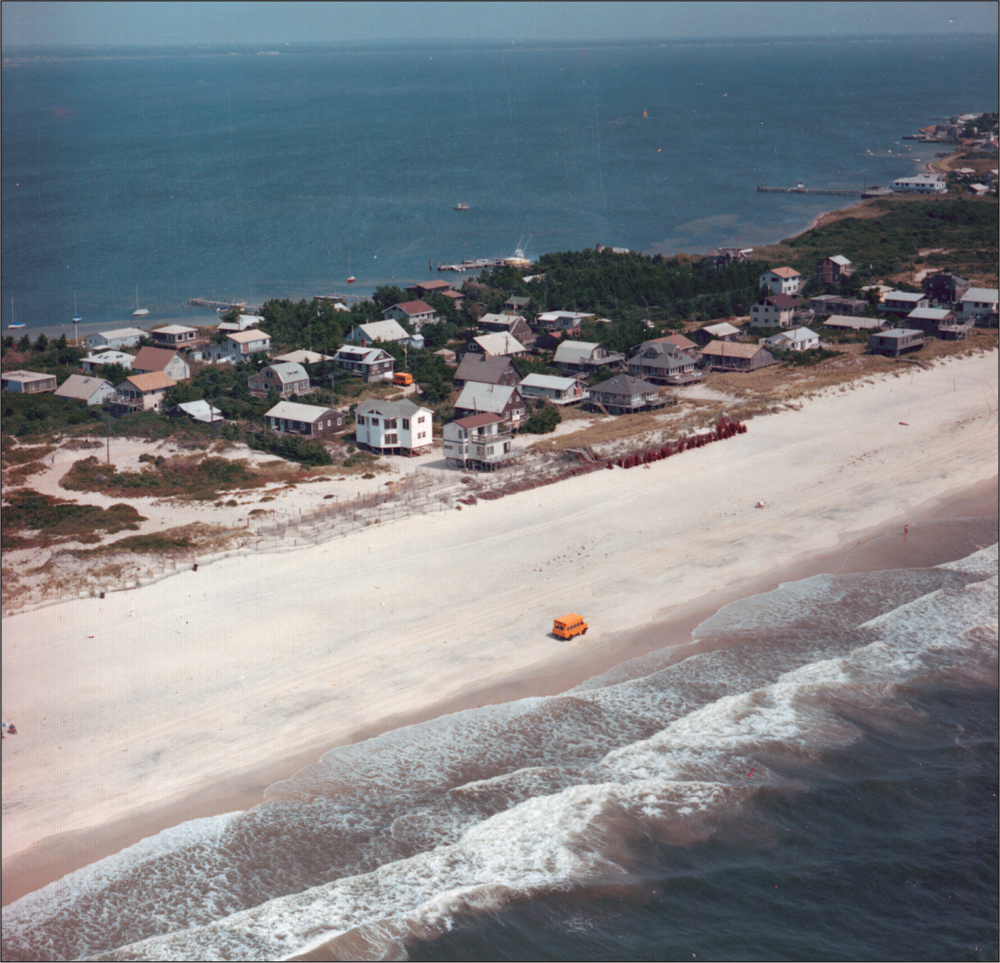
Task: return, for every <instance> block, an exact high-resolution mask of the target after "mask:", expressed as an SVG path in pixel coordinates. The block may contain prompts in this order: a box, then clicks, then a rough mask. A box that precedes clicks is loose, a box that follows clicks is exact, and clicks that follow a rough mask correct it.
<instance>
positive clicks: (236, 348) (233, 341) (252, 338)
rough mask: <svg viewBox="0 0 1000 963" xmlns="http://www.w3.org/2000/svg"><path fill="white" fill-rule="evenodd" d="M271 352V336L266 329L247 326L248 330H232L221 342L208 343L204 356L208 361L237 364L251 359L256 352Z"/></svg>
mask: <svg viewBox="0 0 1000 963" xmlns="http://www.w3.org/2000/svg"><path fill="white" fill-rule="evenodd" d="M270 353H271V336H270V335H269V334H268V333H267V332H266V331H260V330H258V329H257V328H247V329H246V331H232V332H230V333H229V334H227V335H226V337H225V339H224V340H223V342H222V343H221V344H209V345H206V346H205V348H204V350H203V352H202V357H203V358H204V359H205V360H206V361H221V362H224V363H228V364H235V363H237V362H239V361H249V360H250V358H251V357H252V356H253V355H255V354H270Z"/></svg>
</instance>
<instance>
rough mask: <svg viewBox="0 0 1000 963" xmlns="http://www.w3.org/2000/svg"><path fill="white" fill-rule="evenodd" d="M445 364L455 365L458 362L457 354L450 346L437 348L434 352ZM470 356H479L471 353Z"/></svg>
mask: <svg viewBox="0 0 1000 963" xmlns="http://www.w3.org/2000/svg"><path fill="white" fill-rule="evenodd" d="M434 354H436V355H437V356H438V357H439V358H440V359H441V360H442V361H443V362H444V363H445V364H446V365H450V366H451V367H455V365H457V364H458V360H457V355H456V354H455V352H454V351H452V350H451V348H438V349H437V351H435V352H434ZM472 357H479V355H473V356H472Z"/></svg>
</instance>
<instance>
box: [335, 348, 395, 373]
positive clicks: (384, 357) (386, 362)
mask: <svg viewBox="0 0 1000 963" xmlns="http://www.w3.org/2000/svg"><path fill="white" fill-rule="evenodd" d="M333 360H334V361H336V362H337V365H338V366H339V367H341V368H343V369H344V370H345V371H349V372H350V373H351V374H353V375H357V376H358V377H360V378H361V379H362V380H363V381H365V382H366V383H370V382H372V381H392V375H393V369H394V366H395V364H396V359H395V358H394V357H393V356H392V355H391V354H389V352H388V351H386V350H385V349H384V348H366V347H359V346H356V345H351V344H345V345H344V346H343V347H342V348H341V349H340V350H339V351H338V352H337V353H336V354H335V355H334V358H333Z"/></svg>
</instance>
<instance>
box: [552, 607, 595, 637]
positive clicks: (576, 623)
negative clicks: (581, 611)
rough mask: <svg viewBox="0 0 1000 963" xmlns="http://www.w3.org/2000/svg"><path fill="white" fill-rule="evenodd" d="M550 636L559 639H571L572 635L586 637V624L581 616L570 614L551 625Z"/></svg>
mask: <svg viewBox="0 0 1000 963" xmlns="http://www.w3.org/2000/svg"><path fill="white" fill-rule="evenodd" d="M552 634H553V635H555V636H557V637H558V638H560V639H571V638H573V636H574V635H586V634H587V623H586V622H584V621H583V616H582V615H577V614H576V613H575V612H570V613H569V615H564V616H563V617H562V618H561V619H556V620H555V621H554V622H553V623H552Z"/></svg>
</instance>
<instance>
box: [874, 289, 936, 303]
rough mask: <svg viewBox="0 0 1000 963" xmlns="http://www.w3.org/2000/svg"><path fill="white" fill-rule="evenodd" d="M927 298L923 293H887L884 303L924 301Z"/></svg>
mask: <svg viewBox="0 0 1000 963" xmlns="http://www.w3.org/2000/svg"><path fill="white" fill-rule="evenodd" d="M926 297H927V295H926V294H924V293H923V291H886V292H885V297H883V298H882V300H883V301H912V302H913V303H914V304H915V303H916V302H917V301H923V300H925V299H926Z"/></svg>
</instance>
